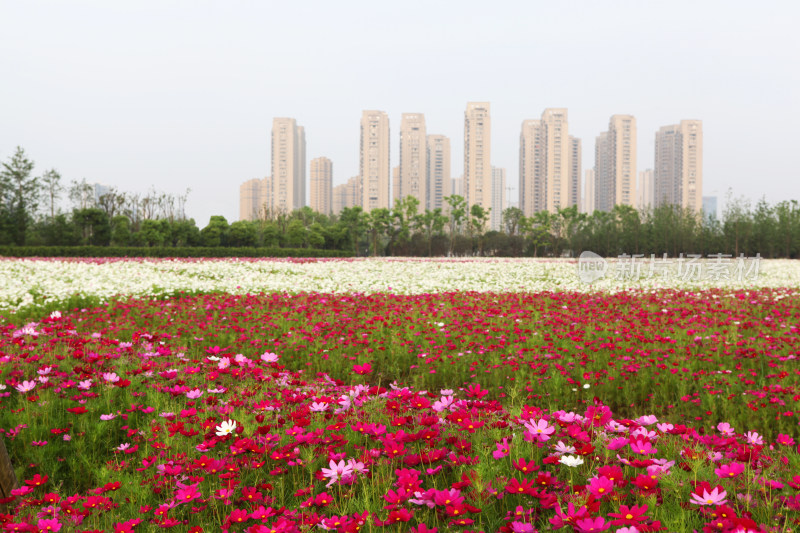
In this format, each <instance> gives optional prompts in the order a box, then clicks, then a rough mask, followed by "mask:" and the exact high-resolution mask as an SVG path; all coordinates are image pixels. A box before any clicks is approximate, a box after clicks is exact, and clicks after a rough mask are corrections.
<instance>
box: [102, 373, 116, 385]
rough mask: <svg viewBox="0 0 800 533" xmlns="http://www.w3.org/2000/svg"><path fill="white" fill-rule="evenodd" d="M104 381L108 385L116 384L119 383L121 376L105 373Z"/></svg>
mask: <svg viewBox="0 0 800 533" xmlns="http://www.w3.org/2000/svg"><path fill="white" fill-rule="evenodd" d="M103 379H104V380H106V382H108V383H116V382H117V381H119V376H118V375H117V374H116V373H114V372H103Z"/></svg>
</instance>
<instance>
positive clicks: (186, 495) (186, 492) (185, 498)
mask: <svg viewBox="0 0 800 533" xmlns="http://www.w3.org/2000/svg"><path fill="white" fill-rule="evenodd" d="M197 485H198V484H197V483H195V484H194V485H189V486H188V487H184V488H182V489H178V490H177V491H176V492H175V500H176V501H177V502H179V503H182V502H190V501H192V500H194V499H196V498H199V497H200V491H199V490H197Z"/></svg>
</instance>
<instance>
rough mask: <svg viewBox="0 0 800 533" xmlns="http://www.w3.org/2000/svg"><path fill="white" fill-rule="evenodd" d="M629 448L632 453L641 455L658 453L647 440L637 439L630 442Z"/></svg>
mask: <svg viewBox="0 0 800 533" xmlns="http://www.w3.org/2000/svg"><path fill="white" fill-rule="evenodd" d="M631 450H632V451H633V453H637V454H641V455H652V454H654V453H658V449H656V448H653V445H652V444H650V442H649V441H641V440H637V441H636V442H631Z"/></svg>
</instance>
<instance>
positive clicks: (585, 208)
mask: <svg viewBox="0 0 800 533" xmlns="http://www.w3.org/2000/svg"><path fill="white" fill-rule="evenodd" d="M581 213H587V214H589V215H591V214H592V213H594V169H593V168H587V169H586V174H585V178H584V180H583V201H582V202H581Z"/></svg>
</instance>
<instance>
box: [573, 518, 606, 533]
mask: <svg viewBox="0 0 800 533" xmlns="http://www.w3.org/2000/svg"><path fill="white" fill-rule="evenodd" d="M610 527H611V523H610V522H606V519H605V518H603V517H602V516H597V517H594V518H583V519H581V520H576V521H575V529H576V530H577V531H578V533H595V532H596V531H606V530H607V529H608V528H610Z"/></svg>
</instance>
